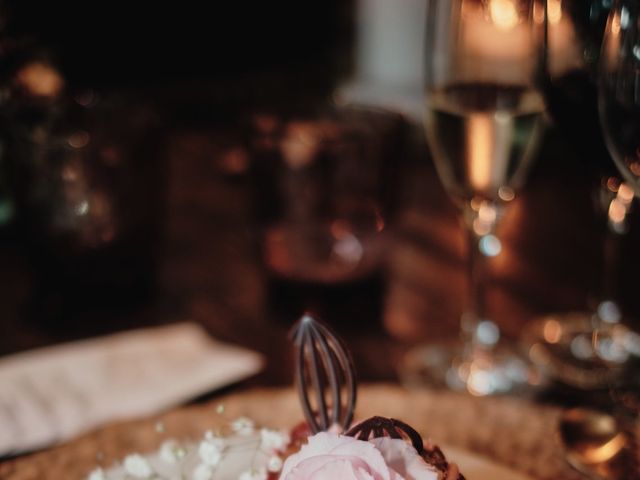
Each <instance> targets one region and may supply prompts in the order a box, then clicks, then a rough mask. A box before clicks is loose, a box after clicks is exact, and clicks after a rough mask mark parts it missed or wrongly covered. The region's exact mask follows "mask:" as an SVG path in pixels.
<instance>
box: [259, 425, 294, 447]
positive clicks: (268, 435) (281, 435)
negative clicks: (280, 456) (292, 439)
mask: <svg viewBox="0 0 640 480" xmlns="http://www.w3.org/2000/svg"><path fill="white" fill-rule="evenodd" d="M288 444H289V435H288V434H287V433H285V432H279V431H277V430H269V429H268V428H263V429H262V430H260V447H261V448H263V449H265V450H267V451H272V450H284V449H285V448H287V445H288Z"/></svg>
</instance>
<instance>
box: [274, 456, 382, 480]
mask: <svg viewBox="0 0 640 480" xmlns="http://www.w3.org/2000/svg"><path fill="white" fill-rule="evenodd" d="M287 480H377V479H376V477H375V476H374V475H372V474H371V473H370V472H369V471H368V468H367V464H366V462H364V461H363V460H361V459H359V458H354V457H336V456H334V455H321V456H317V457H313V458H309V459H307V460H305V461H303V462H302V463H300V464H299V465H298V466H297V467H296V468H294V469H293V470H292V471H291V474H290V475H289V476H288V477H287Z"/></svg>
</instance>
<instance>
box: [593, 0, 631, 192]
mask: <svg viewBox="0 0 640 480" xmlns="http://www.w3.org/2000/svg"><path fill="white" fill-rule="evenodd" d="M639 10H640V2H638V1H637V0H636V1H631V0H625V1H617V2H616V3H615V5H614V7H613V9H612V11H611V13H610V15H609V18H608V20H607V27H606V30H605V35H604V39H603V43H602V51H601V59H600V63H599V95H598V106H599V112H600V120H601V124H602V129H603V132H604V138H605V141H606V144H607V147H608V149H609V152H610V153H611V156H612V157H613V160H614V162H615V163H616V166H617V167H618V169H619V170H620V172H621V173H622V175H623V176H624V177H625V179H626V180H627V181H628V182H629V183H630V184H631V185H632V186H633V188H634V190H635V192H636V194H640V17H639Z"/></svg>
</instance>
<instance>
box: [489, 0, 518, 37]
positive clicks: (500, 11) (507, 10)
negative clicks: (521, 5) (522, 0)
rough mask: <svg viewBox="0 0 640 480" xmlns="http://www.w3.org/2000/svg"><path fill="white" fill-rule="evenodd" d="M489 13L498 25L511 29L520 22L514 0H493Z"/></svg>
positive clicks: (503, 28) (501, 27)
mask: <svg viewBox="0 0 640 480" xmlns="http://www.w3.org/2000/svg"><path fill="white" fill-rule="evenodd" d="M489 15H490V16H491V21H492V22H493V23H494V24H495V26H496V27H498V28H500V29H502V30H510V29H512V28H513V27H515V26H516V25H517V24H518V11H517V9H516V5H515V3H514V2H513V0H491V1H490V2H489Z"/></svg>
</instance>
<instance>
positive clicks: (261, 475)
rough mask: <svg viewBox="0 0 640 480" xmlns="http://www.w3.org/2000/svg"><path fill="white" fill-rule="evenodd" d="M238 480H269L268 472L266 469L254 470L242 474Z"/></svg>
mask: <svg viewBox="0 0 640 480" xmlns="http://www.w3.org/2000/svg"><path fill="white" fill-rule="evenodd" d="M238 480H267V470H266V469H264V468H252V469H251V470H247V471H244V472H242V473H241V474H240V476H239V477H238Z"/></svg>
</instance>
